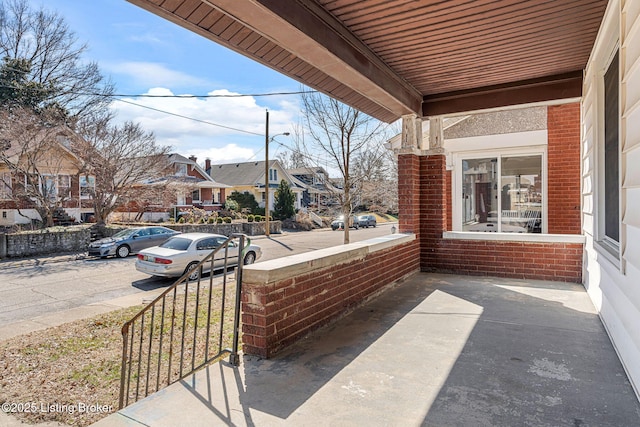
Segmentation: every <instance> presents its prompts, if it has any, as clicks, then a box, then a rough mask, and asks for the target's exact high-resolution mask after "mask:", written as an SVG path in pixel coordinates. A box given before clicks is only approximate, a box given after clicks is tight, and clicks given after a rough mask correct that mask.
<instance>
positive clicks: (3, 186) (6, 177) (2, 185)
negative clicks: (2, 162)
mask: <svg viewBox="0 0 640 427" xmlns="http://www.w3.org/2000/svg"><path fill="white" fill-rule="evenodd" d="M11 194H12V190H11V173H9V172H2V173H0V199H10V198H11Z"/></svg>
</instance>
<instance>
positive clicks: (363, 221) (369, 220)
mask: <svg viewBox="0 0 640 427" xmlns="http://www.w3.org/2000/svg"><path fill="white" fill-rule="evenodd" d="M358 225H360V227H363V228H369V227H375V226H376V225H378V221H377V220H376V217H375V215H360V216H359V217H358Z"/></svg>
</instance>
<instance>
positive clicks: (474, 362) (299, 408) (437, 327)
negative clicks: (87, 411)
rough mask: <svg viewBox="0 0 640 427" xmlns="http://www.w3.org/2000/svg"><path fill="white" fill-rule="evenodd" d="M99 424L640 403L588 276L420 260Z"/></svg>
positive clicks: (552, 415)
mask: <svg viewBox="0 0 640 427" xmlns="http://www.w3.org/2000/svg"><path fill="white" fill-rule="evenodd" d="M639 363H640V362H639ZM95 425H96V426H140V425H148V426H176V425H189V426H215V425H234V426H285V425H286V426H326V425H332V426H360V425H368V426H409V425H414V426H416V425H425V426H599V427H604V426H616V427H618V426H638V425H640V404H639V402H638V400H637V397H636V395H635V393H634V391H633V389H632V387H631V385H630V383H629V381H628V379H627V377H626V375H625V372H624V370H623V368H622V366H621V364H620V361H619V359H618V357H617V356H616V353H615V351H614V349H613V347H612V345H611V342H610V340H609V338H608V336H607V334H606V333H605V330H604V328H603V326H602V323H601V322H600V319H599V317H598V315H597V314H596V311H595V309H594V307H593V305H592V303H591V301H590V300H589V298H588V296H587V294H586V292H585V290H584V288H583V287H582V286H581V285H577V284H566V283H558V282H543V281H522V280H512V279H496V278H485V277H467V276H454V275H440V274H426V273H420V274H417V275H415V276H413V277H411V278H410V279H408V280H406V281H405V282H403V283H401V284H399V285H398V286H396V287H394V288H392V289H389V290H388V291H386V292H385V293H384V294H383V295H381V296H380V297H378V298H377V299H375V300H373V301H371V302H369V303H368V304H366V305H364V306H362V307H360V308H359V309H357V310H356V311H354V312H353V313H351V314H350V315H349V316H347V317H345V318H344V319H342V320H340V321H339V322H337V323H335V324H333V325H331V326H328V327H325V328H323V329H321V330H320V331H318V332H316V333H315V334H313V335H312V336H310V337H308V338H307V339H305V340H303V341H301V342H299V343H298V344H296V345H295V346H293V347H291V348H289V349H288V350H287V351H285V352H284V353H283V354H281V355H279V356H278V357H276V358H274V359H270V360H260V359H258V358H255V357H251V356H244V358H243V359H242V362H241V365H240V367H238V368H234V367H232V366H229V365H228V364H227V363H219V364H215V365H212V366H209V367H208V368H206V369H203V370H201V371H199V372H198V373H196V374H195V375H193V376H191V377H188V378H187V379H185V380H183V381H181V382H179V383H176V384H173V385H172V386H170V387H168V388H166V389H164V390H162V391H160V392H158V393H156V394H155V395H152V396H150V397H148V398H146V399H144V400H142V401H140V402H138V403H136V404H133V405H131V406H129V407H127V408H125V409H124V410H122V411H120V412H118V413H115V414H112V415H111V416H109V417H107V418H105V419H103V420H102V421H100V422H98V423H96V424H95Z"/></svg>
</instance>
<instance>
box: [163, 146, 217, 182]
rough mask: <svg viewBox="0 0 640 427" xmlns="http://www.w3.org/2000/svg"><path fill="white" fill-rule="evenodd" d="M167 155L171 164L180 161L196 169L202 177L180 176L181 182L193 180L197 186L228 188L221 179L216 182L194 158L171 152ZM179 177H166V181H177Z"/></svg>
mask: <svg viewBox="0 0 640 427" xmlns="http://www.w3.org/2000/svg"><path fill="white" fill-rule="evenodd" d="M168 157H169V163H171V164H175V163H180V164H187V165H191V167H192V168H193V169H194V170H196V171H197V172H198V174H199V175H200V176H201V177H202V178H197V177H193V176H185V177H181V178H180V179H181V180H182V181H183V182H185V183H186V182H187V181H189V180H191V181H194V183H196V184H197V186H198V187H200V188H229V186H228V185H226V184H223V183H221V181H217V182H216V180H215V179H214V178H213V177H212V176H211V175H209V174H208V173H207V171H205V170H204V169H203V168H202V166H200V165H199V164H198V162H197V161H196V160H193V159H190V158H187V157H184V156H183V155H181V154H178V153H171V154H169V155H168ZM180 179H177V177H168V178H167V180H168V181H167V182H169V181H171V182H177V181H180Z"/></svg>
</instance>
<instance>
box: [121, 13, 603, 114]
mask: <svg viewBox="0 0 640 427" xmlns="http://www.w3.org/2000/svg"><path fill="white" fill-rule="evenodd" d="M128 1H130V2H131V3H134V4H136V5H138V6H140V7H143V8H145V9H147V10H149V11H151V12H153V13H155V14H156V15H159V16H161V17H164V18H166V19H168V20H170V21H172V22H174V23H176V24H178V25H181V26H183V27H185V28H187V29H189V30H191V31H193V32H195V33H197V34H199V35H202V36H204V37H206V38H209V39H210V40H213V41H215V42H217V43H219V44H222V45H224V46H226V47H228V48H230V49H232V50H235V51H236V52H239V53H241V54H243V55H245V56H247V57H250V58H252V59H254V60H256V61H258V62H260V63H262V64H264V65H266V66H268V67H271V68H273V69H274V70H277V71H279V72H281V73H283V74H285V75H287V76H289V77H291V78H293V79H296V80H298V81H300V82H302V83H304V84H306V85H308V86H309V87H312V88H314V89H317V90H319V91H321V92H324V93H326V94H328V95H330V96H332V97H334V98H336V99H339V100H341V101H343V102H344V103H346V104H348V105H351V106H353V107H355V108H357V109H359V110H361V111H363V112H365V113H367V114H369V115H371V116H373V117H376V118H378V119H380V120H383V121H386V122H392V121H395V120H397V119H398V118H400V117H402V116H403V115H406V114H417V115H418V116H424V117H427V116H436V115H444V114H450V113H455V112H463V111H477V110H483V109H490V108H498V107H504V106H508V105H518V104H527V103H536V102H546V101H551V100H558V99H573V98H577V97H580V96H581V93H582V75H583V70H584V68H585V66H586V63H587V60H588V58H589V54H590V52H591V50H592V47H593V44H594V41H595V38H596V35H597V33H598V29H599V27H600V23H601V22H602V18H603V16H604V13H605V9H606V7H607V4H608V0H551V1H536V0H500V1H495V0H476V1H466V0H465V1H463V0H440V1H432V0H413V1H407V0H375V1H374V0H368V1H361V0H295V1H282V0H255V1H230V0H128Z"/></svg>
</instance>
